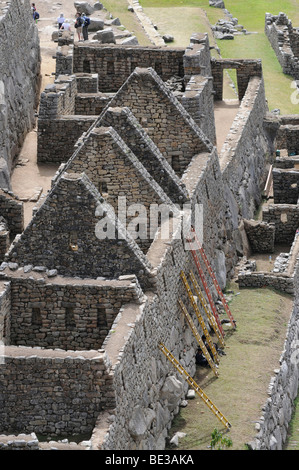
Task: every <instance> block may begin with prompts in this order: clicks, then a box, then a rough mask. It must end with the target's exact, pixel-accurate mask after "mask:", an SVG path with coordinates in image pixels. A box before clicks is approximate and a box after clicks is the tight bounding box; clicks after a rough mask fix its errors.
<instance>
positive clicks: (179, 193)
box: [96, 107, 189, 204]
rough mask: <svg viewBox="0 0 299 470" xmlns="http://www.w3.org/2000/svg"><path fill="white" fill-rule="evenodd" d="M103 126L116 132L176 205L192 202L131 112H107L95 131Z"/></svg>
mask: <svg viewBox="0 0 299 470" xmlns="http://www.w3.org/2000/svg"><path fill="white" fill-rule="evenodd" d="M100 126H104V127H105V126H107V127H109V126H111V127H113V128H114V129H115V131H116V132H117V133H118V134H119V136H120V137H121V138H122V139H123V140H124V142H125V143H126V145H127V146H128V147H129V148H130V149H131V151H132V152H133V153H134V155H135V156H136V157H137V158H138V159H139V160H140V162H141V163H142V164H143V166H144V167H145V168H146V170H147V171H148V172H149V174H150V175H151V176H152V177H153V178H154V179H155V181H156V182H157V183H158V184H159V185H160V186H161V188H162V189H163V190H164V192H165V193H166V194H167V195H168V197H169V198H170V199H171V200H172V201H173V202H174V203H178V204H183V203H184V202H186V201H187V200H188V199H189V196H188V192H187V191H186V187H185V185H184V183H182V182H181V180H180V179H179V178H178V176H177V175H176V174H175V172H174V171H173V169H172V167H171V166H170V165H169V163H168V162H167V160H166V159H165V158H164V156H163V155H162V154H161V152H160V151H159V149H158V147H157V146H156V145H155V144H154V142H153V141H152V140H151V139H150V137H149V136H148V135H147V134H146V132H145V131H144V129H143V128H142V127H141V126H140V124H139V123H138V121H137V119H136V118H135V116H134V115H133V113H132V112H131V111H130V109H129V108H127V107H125V108H111V107H108V108H106V110H105V111H104V113H102V115H101V117H100V119H99V120H98V121H97V125H96V127H100Z"/></svg>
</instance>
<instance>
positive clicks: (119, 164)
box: [64, 127, 176, 211]
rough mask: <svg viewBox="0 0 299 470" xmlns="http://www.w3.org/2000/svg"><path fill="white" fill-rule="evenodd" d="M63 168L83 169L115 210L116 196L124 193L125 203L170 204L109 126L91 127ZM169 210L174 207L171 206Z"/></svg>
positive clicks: (68, 169)
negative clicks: (78, 148) (78, 149)
mask: <svg viewBox="0 0 299 470" xmlns="http://www.w3.org/2000/svg"><path fill="white" fill-rule="evenodd" d="M64 170H65V171H68V172H71V173H78V172H82V171H83V172H85V173H86V175H87V176H88V177H89V179H90V180H91V181H92V183H93V184H94V185H95V186H96V187H97V188H98V190H99V191H100V192H101V193H107V197H108V201H109V203H110V204H111V205H112V206H113V207H114V209H115V211H117V209H118V202H119V199H118V198H119V197H120V196H122V197H126V202H127V206H128V205H131V204H142V205H144V206H145V207H146V208H149V206H150V205H151V204H166V205H168V206H169V207H172V206H173V203H172V201H171V200H170V199H169V197H168V196H167V195H166V194H165V193H164V191H163V190H162V188H161V187H160V186H159V185H158V184H157V183H156V181H155V180H154V179H153V178H152V177H151V175H150V174H149V173H148V172H147V170H146V169H145V168H144V166H143V165H142V163H141V162H140V161H139V160H138V158H137V157H136V156H135V155H134V154H133V153H132V151H131V150H130V149H129V147H128V146H127V145H126V144H125V142H124V141H123V140H122V139H121V138H120V136H119V135H118V133H117V132H116V131H115V130H114V129H113V128H112V127H99V128H94V129H93V130H92V132H91V133H90V134H89V135H88V138H87V139H86V140H85V142H84V144H83V145H82V146H81V148H80V151H79V152H77V153H76V154H74V155H73V157H72V158H71V159H70V160H69V161H68V162H67V164H66V166H65V168H64ZM103 186H105V190H103ZM173 210H174V211H175V210H176V208H175V207H174V206H173Z"/></svg>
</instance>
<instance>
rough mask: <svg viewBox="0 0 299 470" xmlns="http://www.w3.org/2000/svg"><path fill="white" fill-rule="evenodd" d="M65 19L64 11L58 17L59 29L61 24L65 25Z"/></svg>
mask: <svg viewBox="0 0 299 470" xmlns="http://www.w3.org/2000/svg"><path fill="white" fill-rule="evenodd" d="M64 21H65V18H64V15H63V13H60V16H59V18H57V23H58V29H60V28H61V26H62V25H63V23H64Z"/></svg>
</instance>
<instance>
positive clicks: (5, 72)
mask: <svg viewBox="0 0 299 470" xmlns="http://www.w3.org/2000/svg"><path fill="white" fill-rule="evenodd" d="M11 77H14V79H13V80H12V78H11ZM39 85H40V48H39V39H38V30H37V27H36V24H35V23H34V21H33V19H32V15H31V10H30V3H29V1H28V0H24V1H22V0H12V1H11V2H9V3H5V2H2V3H0V149H1V150H0V186H1V187H2V188H9V187H10V179H9V177H10V171H11V169H12V167H13V162H14V160H15V158H16V157H17V155H18V152H19V150H20V148H21V146H22V144H23V141H24V138H25V135H26V133H27V132H28V131H30V130H31V129H32V127H33V126H34V123H35V118H34V112H35V110H36V107H37V97H38V92H39Z"/></svg>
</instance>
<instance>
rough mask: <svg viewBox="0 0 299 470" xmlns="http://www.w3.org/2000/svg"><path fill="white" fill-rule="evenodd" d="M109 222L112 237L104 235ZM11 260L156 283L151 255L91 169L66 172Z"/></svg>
mask: <svg viewBox="0 0 299 470" xmlns="http://www.w3.org/2000/svg"><path fill="white" fill-rule="evenodd" d="M104 221H105V222H107V223H106V226H108V227H109V231H108V233H109V235H110V237H111V238H110V239H108V238H105V239H103V238H99V237H102V235H103V224H104ZM104 225H105V224H104ZM6 261H11V262H13V263H18V265H19V266H26V265H32V266H44V267H46V268H47V269H56V270H57V272H58V274H60V275H63V276H68V277H75V276H78V277H81V278H97V277H106V278H108V279H113V278H117V277H118V276H120V275H124V274H136V276H137V277H138V279H139V282H140V284H141V285H142V286H143V287H148V286H149V285H150V280H149V279H150V270H151V266H150V264H149V262H148V260H147V258H146V257H145V256H144V254H143V253H142V251H141V250H140V249H139V247H138V246H137V244H136V243H135V241H134V240H133V239H132V238H131V237H130V235H129V234H128V233H127V232H126V230H125V228H124V227H123V226H122V225H121V224H120V222H119V220H118V219H117V217H116V216H115V213H114V211H113V208H112V207H111V206H110V205H109V204H107V202H105V200H104V198H103V197H102V196H101V195H100V194H99V192H98V191H97V189H96V188H95V187H94V185H93V184H92V183H91V182H90V180H89V179H88V177H87V176H86V175H85V174H80V175H78V174H67V173H65V174H63V175H62V176H61V177H60V179H59V181H58V182H57V184H56V185H55V186H54V187H53V188H52V190H51V191H50V193H49V194H48V196H47V198H46V200H45V202H44V203H43V205H42V206H41V207H40V209H39V210H38V211H37V212H36V214H35V216H34V217H33V219H32V220H31V222H30V223H29V225H28V226H27V227H26V229H25V231H24V232H23V233H22V235H21V236H20V237H19V239H18V240H17V241H16V243H14V244H13V246H12V247H11V250H10V252H9V254H8V256H7V260H6Z"/></svg>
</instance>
